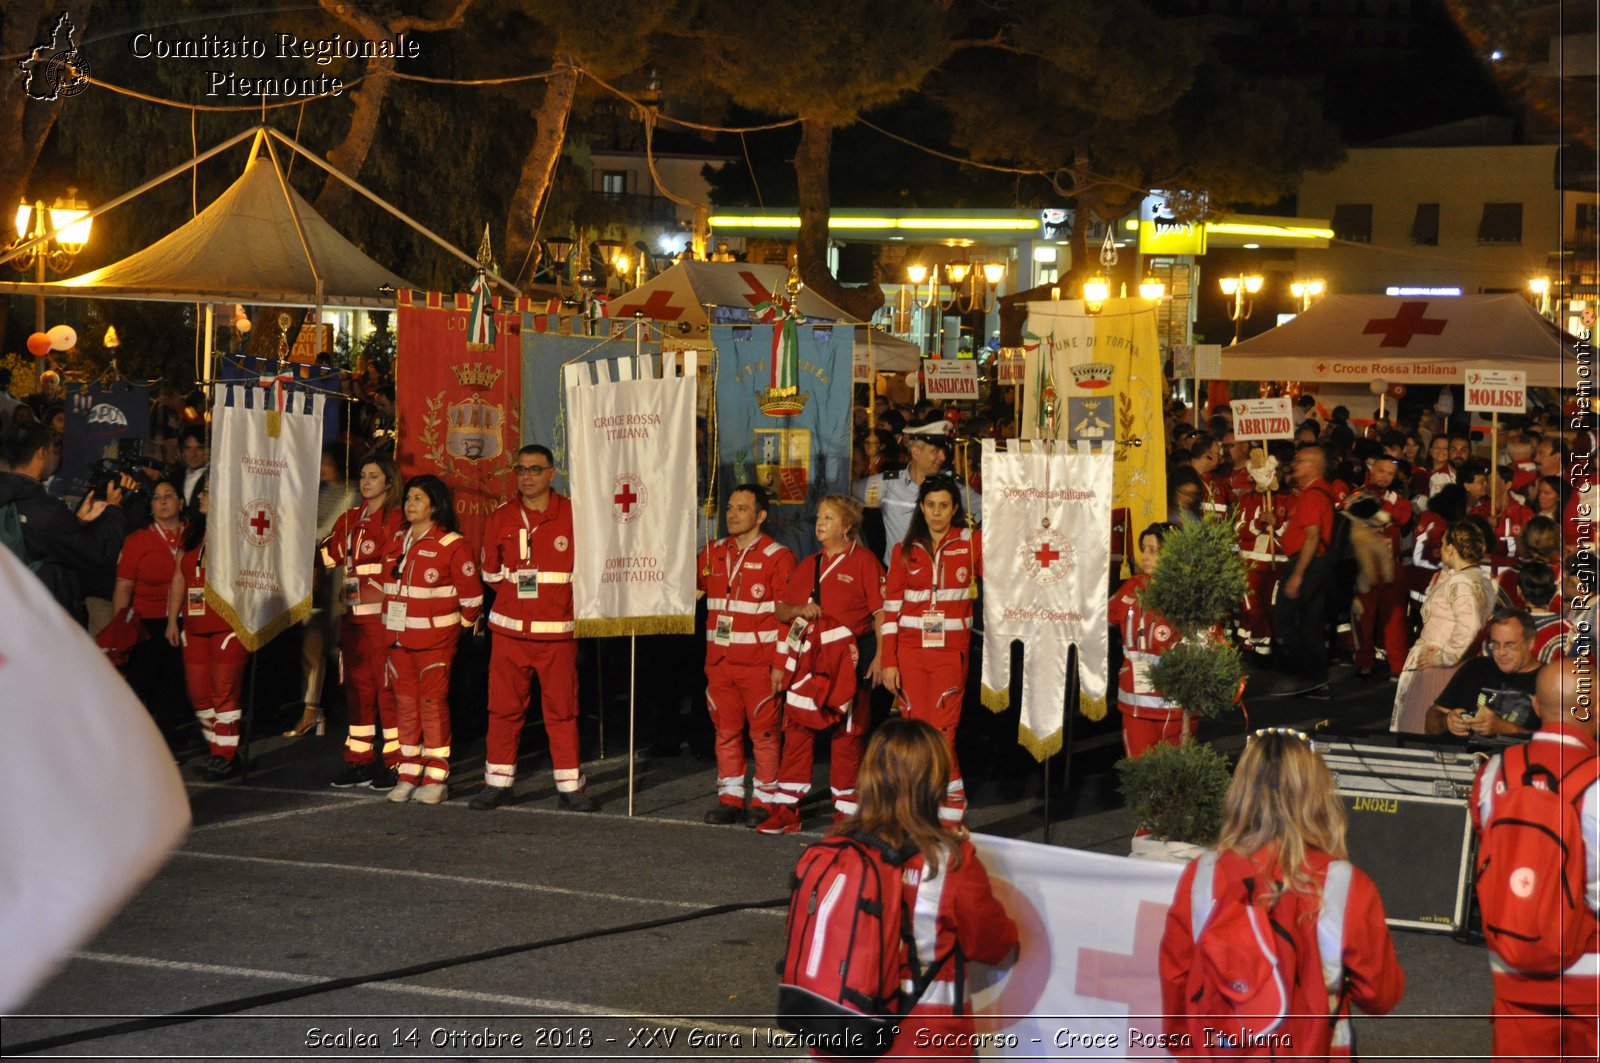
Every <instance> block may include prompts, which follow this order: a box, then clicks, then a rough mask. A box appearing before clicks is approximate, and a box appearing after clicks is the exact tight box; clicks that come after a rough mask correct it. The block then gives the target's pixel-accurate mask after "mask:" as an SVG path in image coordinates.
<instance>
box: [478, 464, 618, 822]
mask: <svg viewBox="0 0 1600 1063" xmlns="http://www.w3.org/2000/svg"><path fill="white" fill-rule="evenodd" d="M511 467H512V469H513V470H514V471H515V472H516V476H517V497H516V498H514V499H512V500H511V501H510V502H507V503H506V504H505V505H503V506H501V507H500V508H499V509H497V510H495V511H494V512H493V513H492V514H490V516H489V519H488V521H487V522H486V523H485V524H484V526H483V577H484V580H485V581H487V582H488V583H489V584H491V585H492V586H493V587H494V588H495V599H494V608H493V609H492V610H491V611H490V613H489V631H490V634H491V635H492V636H493V639H494V643H493V647H492V649H491V651H490V655H489V738H488V755H487V758H486V761H485V763H484V767H483V781H484V787H483V792H482V793H480V794H478V796H476V797H474V798H473V799H472V801H471V803H470V804H469V805H468V806H467V807H469V808H474V809H477V810H478V811H480V812H482V811H487V810H489V809H491V808H498V807H500V806H501V805H503V804H505V803H506V802H507V801H509V800H511V784H512V783H514V782H515V781H516V778H517V745H518V742H519V741H520V739H521V737H522V723H523V720H524V719H526V717H527V714H528V694H529V687H530V683H531V681H532V679H533V677H534V676H535V675H537V676H538V677H539V702H540V708H541V709H542V711H543V712H544V728H545V734H546V735H548V736H549V739H550V760H551V762H552V764H553V765H554V767H555V779H556V791H557V792H558V793H559V794H560V795H561V807H562V808H565V809H570V810H571V811H574V812H593V811H594V810H595V808H596V805H595V802H594V798H592V797H590V796H589V793H588V785H587V783H586V781H585V780H584V777H583V768H582V765H581V761H580V760H579V754H578V749H579V746H578V643H577V640H575V639H574V638H573V637H572V628H573V624H572V503H571V502H569V501H567V499H566V498H564V497H563V496H561V495H560V494H557V493H556V492H555V491H552V490H551V489H550V481H551V479H552V478H553V477H554V476H555V457H554V456H553V455H552V454H551V453H550V451H549V450H548V449H546V448H545V447H541V446H538V445H537V444H534V445H531V446H526V447H523V448H522V449H521V450H519V451H517V456H516V458H515V459H514V461H513V463H512V466H511Z"/></svg>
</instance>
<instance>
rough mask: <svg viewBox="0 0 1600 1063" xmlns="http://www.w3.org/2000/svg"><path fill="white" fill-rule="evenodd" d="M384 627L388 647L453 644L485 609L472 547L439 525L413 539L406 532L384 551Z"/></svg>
mask: <svg viewBox="0 0 1600 1063" xmlns="http://www.w3.org/2000/svg"><path fill="white" fill-rule="evenodd" d="M384 567H385V568H386V569H387V572H385V576H387V579H386V580H385V582H384V585H383V595H384V598H383V625H384V627H385V628H387V629H388V631H389V633H390V638H391V645H396V646H400V647H401V648H403V649H408V650H442V649H448V648H450V647H452V646H454V645H455V644H456V638H457V637H458V636H459V635H460V633H461V628H462V627H470V626H472V623H473V622H474V621H476V620H477V619H478V614H479V613H480V612H482V610H483V584H482V582H480V581H479V579H478V566H477V565H476V564H475V563H474V562H473V560H472V548H471V547H469V546H468V545H467V541H466V540H465V539H463V538H462V537H461V536H460V535H458V534H457V533H455V532H447V531H445V530H444V529H443V528H441V527H439V526H438V525H437V524H435V525H433V526H432V527H430V528H429V529H428V530H427V531H426V532H424V533H423V534H422V537H421V538H418V539H412V536H411V530H410V529H409V528H408V529H406V530H405V531H404V532H401V533H400V534H399V535H396V536H395V537H394V538H393V539H391V540H389V547H388V549H387V550H385V551H384Z"/></svg>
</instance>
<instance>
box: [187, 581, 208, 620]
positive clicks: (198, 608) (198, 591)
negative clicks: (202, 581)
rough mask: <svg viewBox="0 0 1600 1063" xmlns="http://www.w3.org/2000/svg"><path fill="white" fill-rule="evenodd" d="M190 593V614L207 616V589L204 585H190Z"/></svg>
mask: <svg viewBox="0 0 1600 1063" xmlns="http://www.w3.org/2000/svg"><path fill="white" fill-rule="evenodd" d="M188 595H189V615H190V616H205V614H206V589H205V588H204V587H190V588H189V591H188Z"/></svg>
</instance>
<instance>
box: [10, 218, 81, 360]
mask: <svg viewBox="0 0 1600 1063" xmlns="http://www.w3.org/2000/svg"><path fill="white" fill-rule="evenodd" d="M93 224H94V222H93V219H91V218H90V217H89V205H88V204H87V203H80V202H78V190H77V189H76V188H68V189H67V198H66V201H65V202H63V201H62V200H61V199H59V198H58V199H57V200H56V202H55V205H54V206H52V207H50V208H49V209H48V210H47V209H45V205H44V200H42V199H40V200H36V201H35V202H34V203H33V205H32V206H29V205H28V201H27V200H25V199H24V200H23V201H22V202H21V204H20V205H19V206H18V207H17V238H16V239H15V240H13V241H12V242H11V246H10V247H9V248H7V250H8V251H14V250H16V249H17V248H19V247H22V246H23V245H30V246H28V248H27V250H25V251H23V252H22V253H21V254H19V255H18V256H17V257H15V258H13V259H12V260H11V264H12V266H14V267H15V268H16V269H17V270H18V271H19V272H21V273H32V274H33V278H34V281H35V282H36V283H38V284H43V283H45V280H46V272H45V271H46V269H48V270H50V271H52V272H55V273H65V272H67V271H68V270H69V269H71V268H72V260H73V259H74V258H76V257H78V252H80V251H82V250H83V249H84V247H85V246H86V245H87V244H88V243H89V230H90V228H91V227H92V226H93ZM33 318H34V331H35V332H43V331H44V293H43V292H40V293H39V294H37V295H35V296H34V297H33Z"/></svg>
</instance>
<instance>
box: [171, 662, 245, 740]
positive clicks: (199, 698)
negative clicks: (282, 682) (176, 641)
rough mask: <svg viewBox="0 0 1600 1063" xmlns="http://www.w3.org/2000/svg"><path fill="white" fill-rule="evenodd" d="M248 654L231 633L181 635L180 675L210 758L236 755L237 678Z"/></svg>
mask: <svg viewBox="0 0 1600 1063" xmlns="http://www.w3.org/2000/svg"><path fill="white" fill-rule="evenodd" d="M249 659H250V651H249V650H247V649H245V648H244V645H243V643H241V642H240V641H239V638H238V636H237V635H235V634H234V633H233V632H232V631H218V632H216V633H214V634H209V635H199V634H195V633H193V632H189V631H185V632H184V633H183V674H184V679H185V681H186V682H187V685H188V687H189V704H191V705H193V706H194V714H195V717H196V718H197V719H198V720H199V721H200V733H201V734H202V735H204V736H205V740H206V745H207V746H208V747H209V748H210V750H211V755H212V756H214V757H221V758H223V759H224V760H232V759H234V757H236V756H238V755H239V718H240V716H242V715H243V714H244V709H243V706H242V705H241V704H240V702H239V690H240V679H241V677H242V676H243V675H244V665H245V662H246V661H248V660H249Z"/></svg>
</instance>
